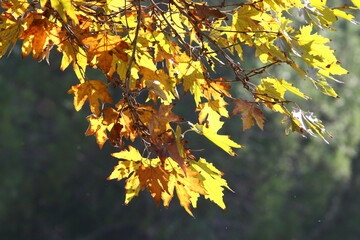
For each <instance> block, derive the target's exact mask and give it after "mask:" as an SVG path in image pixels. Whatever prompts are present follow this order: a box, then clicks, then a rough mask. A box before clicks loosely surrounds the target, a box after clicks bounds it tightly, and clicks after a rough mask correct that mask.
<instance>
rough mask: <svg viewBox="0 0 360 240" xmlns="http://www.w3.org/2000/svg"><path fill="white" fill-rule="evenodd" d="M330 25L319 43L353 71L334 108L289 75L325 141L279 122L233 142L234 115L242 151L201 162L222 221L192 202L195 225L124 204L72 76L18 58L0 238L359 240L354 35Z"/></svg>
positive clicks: (0, 177)
mask: <svg viewBox="0 0 360 240" xmlns="http://www.w3.org/2000/svg"><path fill="white" fill-rule="evenodd" d="M337 27H338V28H339V30H338V31H337V32H335V33H331V34H330V33H327V35H328V36H329V37H330V38H332V39H333V41H332V43H331V46H332V47H333V48H335V49H338V51H337V54H336V55H337V56H338V58H339V59H341V61H342V63H343V66H344V67H345V68H347V69H348V70H350V71H351V74H349V75H348V76H345V77H343V78H342V80H343V81H344V82H345V84H336V86H335V84H334V87H335V89H337V91H338V93H339V95H340V96H341V98H340V99H331V98H329V97H326V96H324V95H321V94H320V93H319V92H317V91H315V90H314V87H313V86H311V85H308V84H306V83H305V82H304V81H303V80H299V79H298V80H296V79H295V76H291V75H289V73H286V74H287V76H286V78H287V79H290V81H291V80H292V81H293V82H295V81H300V82H301V89H302V90H303V91H304V92H306V93H308V94H309V95H311V97H312V98H313V101H312V103H311V104H309V103H304V104H303V107H304V110H310V111H314V112H316V113H317V114H318V116H319V117H320V118H321V119H323V121H324V123H325V124H326V126H327V129H328V130H329V131H330V132H331V133H332V134H333V135H334V139H330V144H329V145H327V144H325V143H324V142H323V141H322V140H321V139H319V138H307V139H305V138H302V137H300V136H298V135H296V134H291V135H290V136H285V135H284V126H282V125H281V124H280V123H279V122H280V120H281V118H280V116H278V115H268V116H267V117H268V121H267V123H266V125H265V131H263V132H262V131H260V130H258V129H256V128H253V129H252V130H249V131H246V132H242V131H241V129H242V125H241V120H240V118H238V117H237V116H235V117H234V119H233V120H230V121H229V122H228V126H227V127H226V129H225V130H224V133H230V132H231V133H232V135H233V136H234V139H235V140H236V141H237V142H239V143H240V144H243V145H245V146H246V149H244V150H239V151H238V157H236V158H230V157H229V156H228V155H227V154H226V153H223V152H222V151H221V149H218V148H216V147H212V145H208V146H210V147H205V148H206V149H207V151H206V152H205V153H203V155H202V156H204V157H205V158H207V160H208V161H210V162H213V163H214V164H215V166H217V167H218V168H219V169H220V170H222V171H223V172H225V174H226V175H225V178H226V179H227V181H228V183H229V185H230V186H231V188H232V189H233V190H234V191H235V193H232V192H230V191H225V202H226V204H227V210H225V211H224V210H221V209H220V208H218V207H217V206H216V205H215V204H213V203H212V202H209V201H207V200H204V199H202V200H200V203H199V207H198V208H197V209H194V210H193V212H194V214H195V218H192V217H191V216H189V215H188V214H187V213H186V212H185V211H184V210H183V209H182V208H181V207H180V206H179V204H178V201H177V200H176V199H174V200H173V202H172V204H171V205H170V208H169V209H164V208H163V207H159V208H157V207H156V206H155V203H154V201H153V200H152V199H151V197H150V195H149V194H148V193H147V192H142V193H141V194H140V196H139V197H138V198H136V199H134V200H133V201H132V202H131V203H130V204H129V205H128V206H125V205H123V200H124V190H123V186H124V182H116V181H107V180H106V177H107V176H108V175H109V174H110V172H111V171H112V169H113V167H114V166H115V165H116V163H117V160H116V159H115V158H112V157H111V156H109V153H110V152H111V151H112V150H113V149H111V147H110V146H108V145H107V144H106V146H105V147H104V149H103V150H99V148H98V146H97V144H96V142H95V138H94V137H85V136H84V134H83V133H84V132H85V130H86V128H87V124H88V123H87V121H86V119H85V117H86V116H87V115H88V114H89V112H87V110H82V111H81V112H79V113H77V112H75V110H74V108H73V105H72V100H73V96H72V95H69V94H67V90H68V89H69V88H70V87H71V85H74V84H77V80H76V77H75V75H74V74H73V72H72V71H70V70H67V71H64V72H62V71H60V70H58V69H59V65H60V62H59V61H60V60H59V56H58V55H56V54H55V55H54V56H53V57H52V59H51V66H50V67H49V66H47V65H46V63H36V62H34V60H33V59H31V58H26V59H21V56H20V53H19V51H20V50H19V48H15V49H14V52H13V53H12V55H11V56H10V57H8V58H4V59H2V60H1V61H0V89H1V93H0V119H1V120H0V239H10V240H11V239H16V240H17V239H31V240H32V239H49V240H62V239H64V240H65V239H66V240H68V239H81V240H90V239H91V240H97V239H207V240H212V239H225V238H226V239H242V240H279V239H280V240H311V239H319V240H322V239H327V240H338V239H347V240H358V239H360V162H359V158H360V153H359V150H358V148H359V146H360V134H359V132H360V120H359V119H360V108H359V105H360V95H359V94H358V91H359V87H360V81H359V77H358V76H360V68H359V64H360V40H359V39H360V30H359V27H358V26H355V25H353V24H349V23H345V22H340V23H339V24H337ZM250 61H251V60H250ZM224 74H226V73H225V72H224ZM279 74H281V73H279ZM93 77H94V78H97V77H98V76H96V75H94V76H93ZM178 110H179V111H180V112H179V114H182V113H181V111H182V110H181V107H179V108H178ZM184 110H185V111H186V109H184ZM192 136H194V135H189V137H192ZM197 144H198V146H200V147H202V145H203V144H209V143H208V142H202V141H200V140H199V142H198V143H197ZM195 145H196V144H195Z"/></svg>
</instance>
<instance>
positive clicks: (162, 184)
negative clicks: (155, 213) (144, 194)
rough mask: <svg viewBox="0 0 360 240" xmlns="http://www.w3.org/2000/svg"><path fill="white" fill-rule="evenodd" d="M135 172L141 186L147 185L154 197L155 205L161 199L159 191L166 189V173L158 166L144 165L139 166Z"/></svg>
mask: <svg viewBox="0 0 360 240" xmlns="http://www.w3.org/2000/svg"><path fill="white" fill-rule="evenodd" d="M136 174H138V175H139V180H140V184H141V186H142V187H145V186H146V187H147V189H148V190H149V192H150V193H151V196H152V197H153V198H154V200H155V202H156V204H157V205H159V203H160V200H161V193H162V192H164V191H167V188H168V186H167V184H168V179H167V178H166V173H165V172H164V170H162V169H161V168H160V167H159V166H157V167H151V166H150V167H145V166H141V167H140V168H139V169H138V170H137V171H136Z"/></svg>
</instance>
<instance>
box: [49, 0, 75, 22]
mask: <svg viewBox="0 0 360 240" xmlns="http://www.w3.org/2000/svg"><path fill="white" fill-rule="evenodd" d="M71 2H72V1H71V0H50V3H51V6H52V7H53V8H54V9H55V10H56V11H57V12H58V13H59V15H60V17H61V18H62V19H63V20H64V21H67V16H69V17H70V18H71V20H72V21H73V22H74V24H79V21H78V19H77V17H76V14H75V10H74V7H73V6H72V3H71ZM42 5H45V4H44V3H43V2H42Z"/></svg>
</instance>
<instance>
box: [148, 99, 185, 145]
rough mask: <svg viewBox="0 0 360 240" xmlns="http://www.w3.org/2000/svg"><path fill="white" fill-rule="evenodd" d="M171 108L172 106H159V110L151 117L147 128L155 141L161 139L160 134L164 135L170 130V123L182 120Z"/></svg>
mask: <svg viewBox="0 0 360 240" xmlns="http://www.w3.org/2000/svg"><path fill="white" fill-rule="evenodd" d="M173 107H174V104H171V105H160V109H159V110H158V111H155V112H154V113H153V114H152V115H151V120H150V121H149V124H148V128H149V130H150V133H151V135H152V136H153V137H154V140H155V141H156V139H157V138H159V137H161V135H162V134H165V133H166V131H167V130H169V129H171V127H170V122H176V121H180V120H182V118H181V117H179V116H178V115H176V114H174V113H173V112H172V111H171V110H172V108H173ZM165 136H166V134H165ZM165 142H166V140H165Z"/></svg>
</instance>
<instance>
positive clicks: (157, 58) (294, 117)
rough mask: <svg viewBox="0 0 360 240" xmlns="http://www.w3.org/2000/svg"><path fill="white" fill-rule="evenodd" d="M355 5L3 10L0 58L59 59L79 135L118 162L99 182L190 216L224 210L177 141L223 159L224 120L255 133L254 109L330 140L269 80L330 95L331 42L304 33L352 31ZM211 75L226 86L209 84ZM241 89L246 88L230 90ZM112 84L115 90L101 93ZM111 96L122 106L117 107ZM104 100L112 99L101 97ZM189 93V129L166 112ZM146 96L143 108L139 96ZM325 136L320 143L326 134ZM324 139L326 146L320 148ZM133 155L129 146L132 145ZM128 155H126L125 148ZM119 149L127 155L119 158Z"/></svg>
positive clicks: (219, 184) (31, 4) (114, 4)
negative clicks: (284, 72)
mask: <svg viewBox="0 0 360 240" xmlns="http://www.w3.org/2000/svg"><path fill="white" fill-rule="evenodd" d="M352 2H353V5H354V6H349V5H342V6H339V7H329V6H327V5H326V1H320V0H311V1H301V0H282V1H272V0H260V1H248V2H246V3H235V4H228V5H227V4H225V3H222V4H218V5H208V4H206V3H205V2H200V3H198V2H194V1H187V0H170V1H160V2H154V1H153V0H149V1H140V0H127V1H116V0H107V1H92V0H86V1H85V0H84V1H83V0H79V1H71V0H40V1H26V0H9V1H2V2H1V6H2V8H4V9H5V11H4V12H2V13H1V15H0V29H1V33H0V37H1V39H2V41H1V43H0V56H3V55H5V54H6V52H7V51H8V49H9V48H10V47H12V46H14V45H15V43H16V42H17V41H18V40H19V39H21V40H22V56H23V57H26V56H28V55H29V54H32V56H33V58H35V59H37V60H39V61H42V60H46V61H47V62H48V63H49V62H50V53H51V51H52V50H53V49H56V50H57V51H59V52H60V53H62V61H61V66H60V68H61V69H62V70H64V69H66V68H67V67H69V66H72V68H73V69H74V71H75V73H76V76H77V77H78V79H79V81H80V83H79V84H78V85H75V86H72V87H71V89H70V90H69V93H71V94H74V106H75V109H76V110H77V111H79V110H80V109H82V107H83V106H84V104H85V102H88V103H89V106H90V110H91V113H92V114H91V115H90V116H88V117H87V119H88V121H89V122H90V125H89V128H88V130H87V131H86V135H94V136H95V138H96V141H97V143H98V145H99V147H100V148H102V146H103V145H104V143H105V142H106V141H109V142H110V144H111V145H112V146H114V147H115V148H118V149H120V151H119V152H116V153H113V154H112V155H113V156H114V157H116V158H119V159H120V161H119V163H118V165H117V166H115V169H114V171H113V172H112V173H111V175H110V176H109V179H117V180H121V179H124V178H126V179H127V180H126V186H125V189H126V198H125V203H129V202H130V201H131V200H132V199H133V198H134V197H135V196H137V195H138V194H139V192H140V191H141V190H144V189H145V188H146V189H147V190H148V191H150V193H151V195H152V197H153V198H154V199H155V201H156V203H157V204H159V203H160V201H161V200H162V201H163V204H164V206H169V203H170V201H171V199H172V198H173V196H174V192H176V194H177V196H178V198H179V200H180V204H181V205H182V206H183V207H184V208H185V210H186V211H187V212H188V213H189V214H191V215H192V212H191V208H190V207H191V206H192V207H196V206H197V199H198V197H199V196H200V195H204V196H205V198H207V199H210V200H211V201H213V202H215V203H216V204H217V205H219V206H220V207H221V208H224V209H225V204H224V202H223V189H224V188H228V189H230V188H229V186H228V185H227V183H226V181H225V180H224V179H222V175H223V174H222V172H220V171H219V170H218V169H217V168H215V167H214V166H213V165H212V164H211V163H208V162H207V161H206V160H205V159H204V158H201V157H200V158H199V157H195V156H194V155H196V154H195V153H194V151H195V149H192V148H191V139H189V137H186V136H187V135H186V134H187V133H189V132H194V133H197V134H199V135H203V136H204V137H205V138H207V139H209V140H210V141H211V142H213V143H214V144H216V145H217V146H219V147H220V148H221V149H223V150H224V151H225V152H227V153H228V154H229V155H231V156H235V155H236V153H235V152H234V150H233V148H242V145H239V144H238V143H236V142H234V141H233V140H231V139H230V138H229V136H227V135H221V134H220V133H219V131H220V129H221V128H222V126H223V124H224V119H225V118H229V117H230V116H232V115H240V116H241V119H242V121H243V130H247V129H249V128H251V127H252V126H253V125H257V126H258V127H259V128H261V129H263V127H264V122H265V120H266V118H265V116H264V109H268V110H271V111H274V112H278V113H280V114H282V115H284V119H283V121H282V122H283V123H285V124H286V125H287V126H286V132H291V131H294V132H299V133H300V134H302V135H305V134H310V135H318V136H320V137H321V138H323V139H324V140H325V137H326V135H329V134H328V133H327V132H326V130H325V128H324V126H323V125H322V123H321V121H320V120H319V119H318V118H316V117H315V115H314V114H313V113H311V112H306V111H303V110H302V109H301V108H300V106H299V105H298V104H296V103H295V102H294V101H293V100H289V99H291V95H290V98H289V96H288V95H289V94H293V95H296V96H298V97H300V98H303V99H307V100H309V99H310V98H309V97H308V96H307V95H305V94H304V93H302V92H301V91H300V90H299V89H298V88H297V87H295V86H294V85H293V83H290V82H288V81H287V80H285V79H281V78H278V77H276V76H273V75H271V74H269V72H268V70H269V69H272V68H274V67H276V66H278V65H284V66H287V67H288V69H289V71H294V72H296V73H297V74H298V75H300V76H301V77H303V78H305V79H307V80H309V81H310V82H311V83H313V84H314V85H315V86H316V87H317V88H318V89H319V90H320V91H322V92H323V93H324V94H326V95H329V96H332V97H338V95H337V93H336V92H335V91H334V89H333V88H332V87H331V86H330V84H329V83H328V81H338V80H337V79H336V75H342V74H346V73H347V71H346V70H345V69H343V68H342V67H341V66H340V65H339V61H338V60H337V59H336V57H335V56H334V50H332V49H330V47H329V46H327V45H326V44H327V43H328V42H329V41H330V39H328V38H326V37H323V36H321V35H319V34H318V33H317V32H315V31H316V30H318V29H329V30H334V29H333V27H332V25H333V23H335V22H336V21H337V20H338V18H339V17H340V18H344V19H346V20H349V21H351V22H353V23H356V22H355V19H354V18H355V17H354V15H352V14H350V13H349V11H354V10H356V9H358V8H359V7H360V2H359V1H357V0H353V1H352ZM249 47H250V48H252V49H254V53H255V57H257V58H258V59H259V60H260V62H261V63H262V66H261V67H256V68H251V69H245V68H243V66H242V63H240V62H238V60H237V59H239V61H245V62H246V61H247V57H248V56H245V55H244V54H243V53H244V49H246V48H249ZM219 67H222V68H223V67H224V68H225V67H226V68H229V69H230V70H232V71H233V73H234V78H233V79H225V78H224V77H219V76H217V74H216V73H217V71H218V69H219ZM88 68H95V69H99V70H100V71H101V72H103V73H104V75H105V76H106V79H107V82H106V83H105V82H103V81H100V80H91V79H88V77H87V69H88ZM234 85H240V86H241V87H243V88H244V89H245V91H246V93H244V94H243V95H242V96H236V94H234V93H233V92H232V91H231V88H233V86H234ZM111 87H113V88H115V89H116V91H111V90H110V88H111ZM119 92H120V93H121V97H120V98H118V99H117V96H119ZM112 93H113V94H112ZM185 94H187V95H191V96H192V97H193V100H194V104H195V107H194V109H191V110H189V111H193V112H198V120H197V122H191V121H188V120H187V119H183V118H182V117H180V116H178V115H177V114H175V113H174V112H173V108H174V105H175V103H177V102H180V100H181V99H182V98H183V97H184V96H185ZM143 96H146V97H145V99H146V101H145V102H142V101H141V99H142V98H144V97H143ZM329 136H330V135H329ZM325 141H326V140H325ZM136 142H140V143H142V146H143V147H142V148H141V149H137V148H135V147H134V146H135V143H136ZM127 146H128V147H127ZM124 147H127V149H123V148H124Z"/></svg>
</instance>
